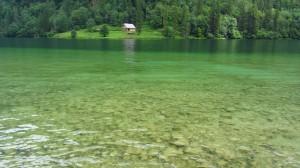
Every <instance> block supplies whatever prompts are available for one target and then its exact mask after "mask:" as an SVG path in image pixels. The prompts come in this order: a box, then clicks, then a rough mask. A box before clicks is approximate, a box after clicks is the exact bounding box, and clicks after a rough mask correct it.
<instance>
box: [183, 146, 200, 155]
mask: <svg viewBox="0 0 300 168" xmlns="http://www.w3.org/2000/svg"><path fill="white" fill-rule="evenodd" d="M184 152H186V153H190V154H197V155H198V154H201V153H202V150H201V149H200V148H199V147H188V148H186V149H185V150H184Z"/></svg>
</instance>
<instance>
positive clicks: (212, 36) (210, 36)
mask: <svg viewBox="0 0 300 168" xmlns="http://www.w3.org/2000/svg"><path fill="white" fill-rule="evenodd" d="M207 38H208V39H213V38H215V36H214V35H213V34H212V33H208V34H207Z"/></svg>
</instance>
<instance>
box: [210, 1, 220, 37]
mask: <svg viewBox="0 0 300 168" xmlns="http://www.w3.org/2000/svg"><path fill="white" fill-rule="evenodd" d="M212 4H213V5H212V9H211V11H210V23H209V27H210V32H211V33H212V34H213V35H214V36H217V35H218V34H219V25H220V8H219V4H218V2H217V1H216V0H215V1H213V2H212Z"/></svg>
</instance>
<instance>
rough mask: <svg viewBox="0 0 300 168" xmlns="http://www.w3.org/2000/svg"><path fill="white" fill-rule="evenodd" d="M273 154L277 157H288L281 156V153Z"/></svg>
mask: <svg viewBox="0 0 300 168" xmlns="http://www.w3.org/2000/svg"><path fill="white" fill-rule="evenodd" d="M273 154H274V155H275V156H278V157H285V156H286V155H284V154H281V153H278V152H274V151H273Z"/></svg>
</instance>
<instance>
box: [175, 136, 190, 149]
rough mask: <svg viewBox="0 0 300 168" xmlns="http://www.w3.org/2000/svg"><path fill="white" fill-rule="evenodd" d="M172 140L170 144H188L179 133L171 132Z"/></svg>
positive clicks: (180, 145) (179, 145)
mask: <svg viewBox="0 0 300 168" xmlns="http://www.w3.org/2000/svg"><path fill="white" fill-rule="evenodd" d="M172 139H173V142H172V143H171V144H173V145H175V146H178V147H182V146H188V145H189V141H188V140H187V139H186V138H185V137H184V136H183V135H181V134H177V133H173V134H172Z"/></svg>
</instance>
